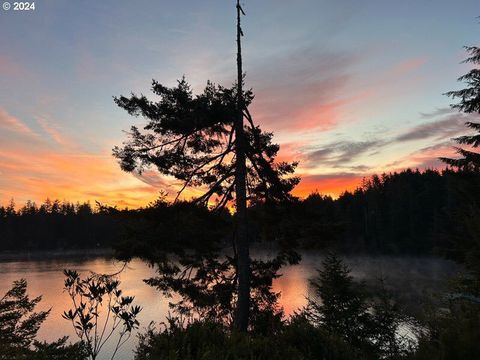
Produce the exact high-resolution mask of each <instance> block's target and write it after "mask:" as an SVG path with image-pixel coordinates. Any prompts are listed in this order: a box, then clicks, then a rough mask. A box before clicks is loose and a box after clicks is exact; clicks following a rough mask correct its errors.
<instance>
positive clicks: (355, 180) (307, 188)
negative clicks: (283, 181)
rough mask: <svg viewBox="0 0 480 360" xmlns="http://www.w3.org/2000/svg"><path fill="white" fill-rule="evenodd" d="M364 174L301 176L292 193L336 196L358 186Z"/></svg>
mask: <svg viewBox="0 0 480 360" xmlns="http://www.w3.org/2000/svg"><path fill="white" fill-rule="evenodd" d="M364 177H365V175H358V174H350V173H338V174H327V175H306V176H302V180H301V181H300V184H298V186H297V187H296V188H295V189H294V191H293V194H294V195H295V196H298V197H302V198H303V197H306V196H308V195H309V194H311V193H313V192H319V193H320V194H322V195H329V196H332V197H333V198H337V197H338V196H340V195H341V194H342V193H344V192H345V191H353V190H355V189H356V188H357V187H358V186H360V184H361V182H362V179H363V178H364Z"/></svg>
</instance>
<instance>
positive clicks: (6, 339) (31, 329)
mask: <svg viewBox="0 0 480 360" xmlns="http://www.w3.org/2000/svg"><path fill="white" fill-rule="evenodd" d="M41 299H42V297H41V296H38V297H36V298H33V299H30V297H29V296H28V294H27V281H26V280H25V279H21V280H17V281H14V282H13V286H12V288H11V289H10V290H9V291H7V292H6V293H5V294H4V295H3V296H2V297H1V298H0V359H1V360H12V359H18V360H20V359H25V360H27V359H28V360H47V359H48V360H85V359H86V358H87V354H86V352H85V348H84V347H83V344H82V343H76V344H72V345H67V344H66V341H67V337H63V338H60V339H58V340H57V341H55V342H52V343H47V342H39V341H37V340H36V336H37V332H38V330H39V329H40V326H41V325H42V323H43V322H44V321H45V319H46V318H47V316H48V314H49V313H50V310H47V311H39V312H35V311H34V310H35V307H36V306H37V305H38V303H39V302H40V301H41Z"/></svg>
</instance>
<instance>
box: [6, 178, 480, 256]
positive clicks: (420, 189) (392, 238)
mask: <svg viewBox="0 0 480 360" xmlns="http://www.w3.org/2000/svg"><path fill="white" fill-rule="evenodd" d="M192 207H194V205H190V204H185V203H181V204H176V205H172V204H168V203H167V202H165V201H163V200H159V201H157V202H155V203H153V204H151V205H149V206H147V207H145V208H141V209H136V210H126V209H125V210H117V209H116V208H112V207H104V206H101V205H99V204H97V206H95V207H92V206H91V205H90V204H89V203H83V204H78V203H77V204H72V203H68V202H59V201H50V200H47V201H45V202H44V203H43V204H41V205H40V206H38V205H36V204H35V203H33V202H30V201H29V202H27V203H26V204H25V205H24V206H23V207H21V208H19V209H16V208H15V205H14V204H13V202H12V203H11V204H10V205H9V206H6V207H5V206H4V207H0V250H49V249H67V248H68V249H78V248H92V247H116V245H117V244H121V243H122V242H123V240H125V239H126V238H130V240H131V238H132V237H134V238H138V242H139V243H147V242H156V243H157V245H158V243H159V242H165V243H168V242H172V243H176V244H182V243H183V244H186V246H188V243H190V244H191V243H195V242H196V240H195V239H194V237H198V236H200V235H199V234H205V235H206V234H207V232H206V231H205V230H206V229H208V227H214V228H215V230H216V235H215V237H216V238H217V239H218V238H220V239H222V240H223V241H229V236H231V235H230V234H229V231H230V232H231V230H230V229H231V227H230V224H229V223H230V222H232V221H234V219H233V217H232V216H230V215H229V214H227V213H226V212H223V213H221V214H218V213H216V214H213V213H212V214H210V215H209V213H208V212H202V211H200V212H199V211H196V210H192ZM479 208H480V175H479V174H475V173H470V172H464V171H463V172H455V171H451V170H444V171H442V172H439V171H436V170H426V171H423V172H420V171H418V170H405V171H402V172H400V173H391V174H384V175H381V176H377V175H375V176H372V177H371V178H369V179H365V180H364V181H363V183H362V185H361V186H360V187H359V188H358V189H357V190H355V191H353V192H345V193H344V194H342V195H341V196H340V197H339V198H338V199H332V198H331V197H329V196H323V195H321V194H318V193H314V194H311V195H310V196H308V197H307V198H306V199H303V200H297V201H293V202H289V203H281V204H278V203H277V204H257V205H254V206H252V207H251V208H250V217H249V219H250V232H251V234H250V235H251V238H252V239H253V241H255V242H272V241H273V242H277V243H280V244H288V245H289V246H291V245H292V244H296V245H299V246H300V247H308V248H312V247H313V248H325V247H335V248H337V249H338V250H340V251H342V252H368V253H411V254H428V253H431V252H432V251H434V250H438V251H443V252H451V255H455V252H456V251H457V250H458V249H459V247H462V248H463V249H464V248H465V247H467V248H468V246H469V242H472V241H475V239H473V238H472V239H471V238H470V237H469V236H468V234H469V232H468V231H469V230H468V229H469V227H470V225H469V222H471V221H475V220H476V221H478V214H477V213H476V212H478V209H479ZM212 224H215V225H212ZM218 224H222V225H218ZM223 225H225V226H223ZM202 229H203V230H202ZM222 229H225V233H224V234H223V236H222V234H221V232H222V231H223V230H222ZM209 230H210V229H209ZM179 237H181V238H182V239H183V240H182V241H180V242H179V241H177V240H178V238H179ZM189 237H192V239H187V238H189ZM204 237H205V239H202V240H201V242H202V243H203V244H205V242H206V241H208V236H204ZM128 243H129V244H131V241H128ZM165 245H166V244H165Z"/></svg>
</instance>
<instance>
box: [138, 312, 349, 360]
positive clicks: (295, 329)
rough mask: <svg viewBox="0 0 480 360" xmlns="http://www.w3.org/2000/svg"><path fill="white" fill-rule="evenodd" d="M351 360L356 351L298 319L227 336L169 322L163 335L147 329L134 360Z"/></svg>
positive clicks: (221, 330)
mask: <svg viewBox="0 0 480 360" xmlns="http://www.w3.org/2000/svg"><path fill="white" fill-rule="evenodd" d="M354 358H355V351H354V350H352V348H351V347H350V346H349V345H348V344H347V343H345V342H344V341H343V340H342V339H340V338H338V337H336V336H334V335H331V334H328V333H327V332H325V331H324V330H323V329H320V328H316V327H314V326H313V325H312V324H311V323H309V322H308V321H306V320H305V319H304V318H300V317H299V318H296V319H293V320H292V321H291V322H289V323H288V324H285V325H284V326H283V327H282V328H281V329H280V330H279V331H277V332H274V333H271V334H267V335H258V334H251V333H250V334H243V333H236V332H230V331H228V329H226V328H225V327H224V326H222V325H221V324H218V323H212V322H194V323H191V324H189V325H188V326H187V327H185V328H183V327H181V326H179V325H178V324H176V323H175V322H171V323H170V324H169V326H168V327H167V328H166V329H165V330H163V331H160V332H156V331H155V330H153V329H149V330H148V331H147V333H146V334H144V335H142V336H141V337H140V342H139V345H138V348H137V350H136V356H135V359H136V360H153V359H158V360H167V359H168V360H177V359H178V360H180V359H184V360H197V359H198V360H199V359H205V360H208V359H231V360H240V359H252V360H253V359H258V360H261V359H269V360H277V359H278V360H281V359H282V360H283V359H292V360H294V359H326V360H328V359H331V360H334V359H335V360H337V359H338V360H341V359H354Z"/></svg>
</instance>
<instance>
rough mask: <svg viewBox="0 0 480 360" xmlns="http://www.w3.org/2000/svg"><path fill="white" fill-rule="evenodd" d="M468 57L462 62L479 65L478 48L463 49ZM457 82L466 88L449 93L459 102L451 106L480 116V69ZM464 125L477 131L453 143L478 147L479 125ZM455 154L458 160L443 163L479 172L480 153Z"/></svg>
mask: <svg viewBox="0 0 480 360" xmlns="http://www.w3.org/2000/svg"><path fill="white" fill-rule="evenodd" d="M465 49H466V51H467V53H468V55H469V57H467V58H466V59H465V60H464V62H465V63H471V64H473V65H477V66H478V65H480V48H479V47H476V46H467V47H465ZM458 80H459V81H463V82H465V83H466V84H467V87H466V88H465V89H462V90H457V91H450V92H447V93H446V95H448V96H450V97H452V98H458V99H460V101H459V102H458V103H456V104H453V105H452V107H453V108H454V109H458V110H460V111H463V112H465V113H477V114H480V69H479V68H473V69H472V70H470V71H469V72H468V73H467V74H465V75H463V76H461V77H459V78H458ZM466 125H467V126H468V127H469V128H471V129H473V130H475V131H477V134H475V135H465V136H460V137H458V138H456V139H455V141H456V142H457V143H459V144H461V145H470V146H471V147H473V148H477V147H479V146H480V123H479V122H467V123H466ZM456 150H457V152H458V153H459V154H460V155H461V156H462V157H461V158H459V159H450V158H441V160H442V161H444V162H445V163H447V164H449V165H451V166H454V167H457V168H460V169H463V170H471V171H477V172H478V171H480V153H478V152H475V151H471V150H468V149H464V148H460V147H457V148H456Z"/></svg>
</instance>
